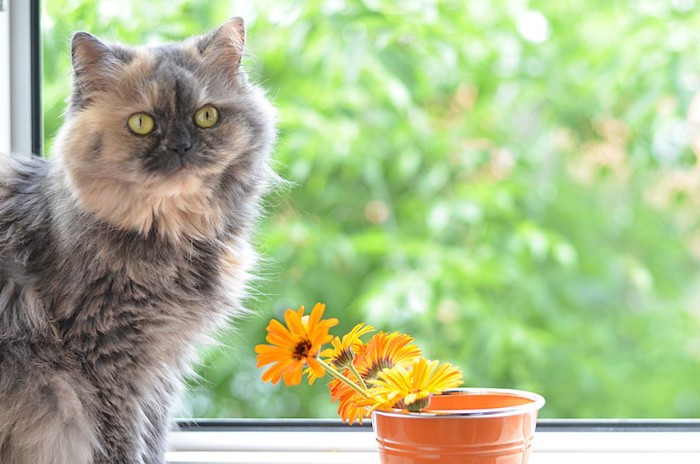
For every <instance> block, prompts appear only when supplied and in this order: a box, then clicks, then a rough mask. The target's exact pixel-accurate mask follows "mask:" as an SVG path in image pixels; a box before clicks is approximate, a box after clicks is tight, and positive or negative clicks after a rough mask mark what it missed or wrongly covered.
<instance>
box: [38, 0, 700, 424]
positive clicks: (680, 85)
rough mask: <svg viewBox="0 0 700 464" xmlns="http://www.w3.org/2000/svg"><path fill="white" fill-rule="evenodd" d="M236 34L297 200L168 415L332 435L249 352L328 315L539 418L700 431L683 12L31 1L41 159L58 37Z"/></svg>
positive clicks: (691, 45)
mask: <svg viewBox="0 0 700 464" xmlns="http://www.w3.org/2000/svg"><path fill="white" fill-rule="evenodd" d="M233 14H241V15H243V16H245V17H246V19H247V21H248V27H249V50H250V55H249V56H248V57H247V59H246V61H245V64H246V66H247V69H248V71H249V73H250V74H251V78H252V79H253V80H255V81H256V82H258V83H260V84H262V85H263V86H264V87H265V88H267V89H268V90H269V93H270V95H271V97H272V98H273V100H274V101H275V103H276V105H277V106H278V107H279V109H280V115H281V123H280V141H279V144H278V148H277V151H276V165H277V170H278V171H279V173H280V174H281V175H282V176H283V177H284V178H286V179H288V180H290V181H291V183H292V184H291V187H289V188H287V189H282V190H280V191H278V192H276V193H273V194H272V195H270V197H269V199H268V209H269V211H270V213H269V215H268V217H267V218H266V219H265V221H264V222H263V224H261V227H260V233H259V243H258V245H259V248H260V250H261V251H262V253H263V255H264V256H265V257H266V258H265V260H264V262H263V263H262V264H261V266H260V272H259V274H260V275H261V279H260V281H259V282H258V283H257V284H256V287H255V289H254V295H253V297H252V298H251V299H250V306H251V307H252V308H254V309H255V312H256V315H255V316H248V317H246V318H245V319H243V320H241V321H240V322H239V323H238V324H237V328H236V329H232V330H230V331H229V332H227V333H225V334H222V337H221V341H222V342H223V346H222V347H218V348H215V349H206V350H204V351H203V356H204V361H203V363H202V364H201V366H200V368H199V373H200V374H201V376H202V378H201V379H197V380H193V382H192V387H193V388H192V392H191V394H190V396H189V397H188V401H187V404H186V406H185V408H184V413H186V414H191V415H194V416H208V417H225V416H245V417H264V416H276V417H295V416H298V417H316V416H333V415H334V408H333V406H332V405H330V404H328V403H327V402H326V400H325V398H326V397H325V395H323V391H324V389H325V386H324V385H323V384H322V383H320V382H318V383H317V384H316V385H314V386H313V387H312V388H309V387H299V388H296V389H289V388H282V387H276V386H270V385H265V384H263V383H262V382H261V381H260V380H259V375H260V371H259V370H257V369H256V368H255V365H254V364H255V361H254V353H253V351H252V349H253V346H254V345H255V344H257V343H260V342H262V340H263V338H264V327H265V325H266V324H267V320H268V318H269V317H273V316H280V315H281V313H282V311H283V310H284V309H286V308H287V307H296V306H298V305H300V304H306V305H307V306H311V305H312V304H313V303H314V302H316V301H319V300H320V301H324V302H326V303H328V305H329V310H328V312H329V314H332V315H333V316H336V317H339V318H340V319H341V322H342V326H341V327H339V328H338V330H337V332H336V333H338V334H340V333H342V331H343V330H344V329H349V328H351V327H352V326H353V325H354V324H356V323H357V322H359V321H366V322H368V323H370V324H373V325H375V326H377V327H379V328H381V329H387V330H403V331H407V332H408V333H410V334H412V335H414V336H415V337H416V338H417V339H418V341H419V343H420V344H421V345H422V346H423V348H424V349H425V351H426V352H427V353H428V355H430V356H432V357H436V358H440V359H442V360H445V361H450V362H453V363H456V364H458V365H460V366H462V367H463V368H464V370H465V374H466V381H467V383H468V384H469V385H473V386H494V387H509V388H524V389H532V390H535V391H538V392H540V393H542V394H543V395H545V396H546V397H547V400H548V404H547V407H546V408H545V410H544V411H543V415H544V416H547V417H693V416H695V417H697V416H698V415H700V391H699V390H698V389H697V387H696V384H697V372H699V371H698V368H700V324H699V323H698V318H699V317H700V309H699V308H698V306H697V304H696V303H695V300H696V296H697V295H698V288H699V287H698V277H700V274H699V273H698V269H697V264H698V258H699V257H700V246H699V244H700V234H699V232H700V228H699V226H700V224H699V221H698V218H699V216H698V214H697V211H698V210H699V209H700V172H699V170H700V167H699V166H698V159H697V156H698V155H699V154H700V152H697V151H696V152H694V151H693V149H692V146H691V133H692V132H691V129H693V127H692V126H691V125H689V124H688V122H687V120H686V112H687V110H688V108H689V105H690V102H691V99H692V97H693V95H694V94H695V93H696V92H698V90H699V89H700V53H698V48H697V44H698V43H700V42H699V41H698V35H697V31H698V30H700V10H698V9H697V8H694V2H693V1H692V0H674V1H671V2H664V1H654V0H645V1H635V2H610V1H606V0H585V1H584V0H565V1H558V2H551V1H545V0H531V1H520V0H492V1H485V0H468V1H465V0H445V1H439V2H438V1H436V0H410V1H403V2H394V1H389V0H362V1H360V0H334V1H321V0H311V1H306V2H295V1H292V0H263V1H256V2H254V3H253V2H252V0H249V1H236V2H232V3H224V2H220V1H217V0H210V1H196V2H195V1H191V0H154V1H151V2H148V3H145V2H137V1H112V0H101V1H80V0H45V1H44V15H43V20H44V23H43V28H44V61H45V66H44V70H45V76H44V77H45V83H44V109H45V118H46V121H45V127H46V133H47V144H48V145H50V141H51V137H52V136H53V134H54V132H55V130H56V129H57V128H58V126H59V125H60V123H61V117H60V114H61V112H62V111H63V108H64V102H63V101H64V98H65V97H66V95H67V92H68V79H67V76H68V74H69V51H68V48H67V47H68V44H69V38H70V34H71V33H72V32H73V31H75V30H88V31H91V32H92V33H94V34H96V35H98V36H101V37H103V38H105V39H108V40H114V41H123V42H126V43H130V44H137V43H151V42H155V41H161V40H177V39H181V38H183V37H186V36H188V35H191V34H197V33H201V32H203V31H205V30H207V29H208V28H210V27H213V26H215V25H216V24H217V23H219V22H221V21H223V20H224V19H225V18H227V17H228V16H230V15H233ZM698 120H700V117H699V118H698ZM696 147H700V143H698V144H696ZM319 393H321V394H322V395H323V396H321V397H322V398H324V399H323V400H320V401H319V399H318V398H319Z"/></svg>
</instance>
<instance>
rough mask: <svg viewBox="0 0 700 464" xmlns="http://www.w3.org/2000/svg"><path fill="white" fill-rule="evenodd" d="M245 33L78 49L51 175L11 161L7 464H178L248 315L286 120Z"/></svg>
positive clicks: (0, 331)
mask: <svg viewBox="0 0 700 464" xmlns="http://www.w3.org/2000/svg"><path fill="white" fill-rule="evenodd" d="M243 52H244V26H243V21H242V20H241V19H240V18H233V19H231V20H229V21H228V22H226V23H225V24H223V25H222V26H221V27H219V28H218V29H216V30H214V31H213V32H211V33H209V34H207V35H204V36H200V37H194V38H191V39H189V40H187V41H185V42H182V43H177V44H167V45H162V46H155V47H126V46H121V45H106V44H104V43H102V42H101V41H99V40H98V39H96V38H95V37H93V36H91V35H89V34H86V33H77V34H75V35H74V37H73V41H72V60H73V69H74V75H73V92H72V97H71V99H70V104H69V107H68V110H67V114H66V121H65V124H64V125H63V127H62V128H61V130H60V132H59V135H58V137H57V140H56V144H55V150H54V156H53V157H52V158H51V160H48V161H47V160H43V159H37V158H33V159H10V158H8V157H0V462H1V463H2V464H63V463H65V464H88V463H92V464H98V463H129V464H131V463H163V462H164V451H165V446H166V436H167V433H168V430H169V428H170V422H169V419H168V415H169V411H170V409H171V406H172V404H173V402H174V400H175V398H176V397H177V395H178V391H179V389H180V384H181V379H182V376H183V375H185V374H186V373H187V372H188V365H189V364H190V362H191V360H192V357H193V351H194V346H195V345H196V343H197V342H198V341H200V340H201V339H202V338H203V337H204V334H206V333H207V332H208V331H210V330H212V329H216V328H217V327H220V326H221V324H223V323H224V322H225V320H226V318H227V316H229V315H231V314H232V313H235V312H236V311H239V310H240V309H241V304H240V298H241V297H242V294H243V292H244V288H245V284H246V281H247V279H248V277H249V271H250V270H251V266H252V264H253V261H254V258H255V254H254V252H253V249H252V247H251V245H250V244H249V236H250V234H251V229H252V225H253V223H254V222H255V219H256V217H257V215H258V213H259V209H260V207H259V203H260V201H259V200H260V197H261V195H262V194H263V193H264V192H265V191H266V189H267V188H268V187H269V185H270V184H271V183H272V182H273V181H274V179H275V178H276V177H275V175H274V173H273V171H272V170H271V169H270V167H269V153H270V151H271V147H272V145H273V142H274V138H275V134H274V132H275V130H274V111H273V108H272V107H271V105H270V104H269V102H268V101H267V99H266V98H265V96H264V93H263V92H262V91H261V90H260V89H259V88H257V87H255V86H254V85H252V84H250V83H249V82H248V80H247V78H246V76H245V74H244V73H243V72H242V70H241V69H240V62H241V56H242V55H243Z"/></svg>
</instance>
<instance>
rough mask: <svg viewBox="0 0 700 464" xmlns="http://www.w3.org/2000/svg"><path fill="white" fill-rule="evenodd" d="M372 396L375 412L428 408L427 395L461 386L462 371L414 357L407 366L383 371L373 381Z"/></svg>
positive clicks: (371, 381) (448, 365)
mask: <svg viewBox="0 0 700 464" xmlns="http://www.w3.org/2000/svg"><path fill="white" fill-rule="evenodd" d="M370 383H371V384H372V385H373V387H372V394H373V395H374V396H376V397H378V398H379V399H380V400H379V401H378V403H379V404H378V406H377V407H378V408H379V409H391V408H392V407H401V408H406V409H408V410H409V411H411V412H417V411H420V410H421V409H423V408H424V407H426V406H427V405H428V400H429V399H430V395H433V394H436V393H440V392H442V391H444V390H447V389H448V388H454V387H458V386H459V385H461V384H462V372H461V371H460V369H459V368H458V367H455V366H453V365H451V364H450V363H442V364H440V361H430V360H427V359H425V358H416V359H414V360H413V362H412V363H411V366H410V367H407V366H402V365H399V366H396V367H393V368H390V369H384V370H382V371H381V372H380V373H379V376H378V377H377V378H376V379H375V380H370Z"/></svg>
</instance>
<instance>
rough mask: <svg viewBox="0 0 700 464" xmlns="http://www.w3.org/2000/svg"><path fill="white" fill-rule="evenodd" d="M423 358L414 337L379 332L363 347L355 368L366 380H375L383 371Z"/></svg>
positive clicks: (359, 352) (397, 333)
mask: <svg viewBox="0 0 700 464" xmlns="http://www.w3.org/2000/svg"><path fill="white" fill-rule="evenodd" d="M419 356H421V350H420V348H418V346H416V345H415V344H414V343H413V337H409V336H408V335H406V334H402V333H399V332H393V333H387V332H377V333H376V334H375V335H374V336H373V337H372V338H371V339H370V340H369V341H368V342H367V344H366V345H364V346H362V347H361V348H360V350H359V351H358V353H357V356H356V358H355V363H354V364H355V367H356V368H357V370H358V371H359V373H360V375H361V376H362V378H364V379H373V378H375V377H376V376H377V374H379V372H381V371H382V370H383V369H386V368H390V367H394V366H397V365H400V364H405V363H409V364H410V362H411V361H412V360H413V359H414V358H417V357H419Z"/></svg>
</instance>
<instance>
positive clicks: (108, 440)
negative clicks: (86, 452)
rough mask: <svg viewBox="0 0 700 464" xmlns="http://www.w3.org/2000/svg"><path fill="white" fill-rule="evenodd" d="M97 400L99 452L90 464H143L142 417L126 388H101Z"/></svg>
mask: <svg viewBox="0 0 700 464" xmlns="http://www.w3.org/2000/svg"><path fill="white" fill-rule="evenodd" d="M98 397H99V402H100V406H99V411H98V418H99V435H100V445H101V447H100V448H101V453H98V454H97V455H96V456H95V460H94V462H93V464H144V459H143V453H144V450H145V443H144V440H143V437H144V430H145V425H146V417H145V414H144V412H143V410H142V408H141V406H140V404H139V401H138V397H137V396H136V395H134V391H133V390H132V389H130V388H129V387H128V386H120V387H117V386H116V385H112V386H109V387H102V388H100V390H99V393H98Z"/></svg>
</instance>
